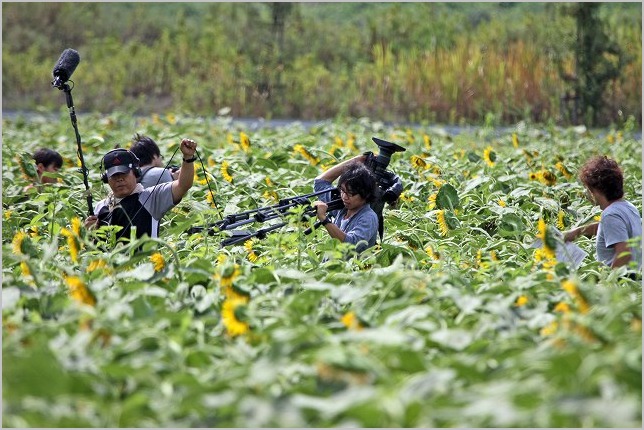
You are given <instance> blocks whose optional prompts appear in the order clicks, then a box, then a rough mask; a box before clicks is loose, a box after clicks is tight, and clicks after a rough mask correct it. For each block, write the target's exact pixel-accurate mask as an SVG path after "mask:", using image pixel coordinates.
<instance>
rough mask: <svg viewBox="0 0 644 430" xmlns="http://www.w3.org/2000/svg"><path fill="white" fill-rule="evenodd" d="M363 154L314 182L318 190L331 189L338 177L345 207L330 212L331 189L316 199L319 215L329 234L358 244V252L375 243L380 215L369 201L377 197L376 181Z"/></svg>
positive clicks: (322, 175) (319, 176)
mask: <svg viewBox="0 0 644 430" xmlns="http://www.w3.org/2000/svg"><path fill="white" fill-rule="evenodd" d="M365 158H366V157H365V156H364V155H360V156H357V157H354V158H352V159H349V160H346V161H344V162H342V163H340V164H337V165H335V166H333V167H331V168H330V169H328V170H327V171H325V172H323V173H321V174H320V175H318V176H317V177H316V178H315V180H314V183H313V188H314V190H315V192H320V191H324V190H327V189H328V190H331V189H332V188H334V187H333V185H332V183H333V181H335V180H336V179H338V178H339V179H338V189H339V190H340V198H341V199H342V203H343V204H344V208H342V209H339V210H335V211H332V212H331V213H327V210H328V205H327V203H328V202H329V201H330V199H331V192H330V191H329V193H325V194H322V195H321V196H320V200H318V201H315V202H313V206H315V207H316V212H317V218H318V220H319V221H320V224H321V225H322V226H324V228H325V229H326V231H327V232H328V233H329V235H330V236H331V237H333V238H335V239H338V240H339V241H340V242H346V243H351V244H354V245H355V247H356V248H355V249H356V251H357V252H358V253H360V252H362V251H364V250H365V249H368V248H370V247H372V246H374V245H375V244H376V238H377V236H378V216H377V215H376V213H375V212H374V211H373V209H372V208H371V206H370V203H371V202H373V201H374V199H375V198H376V196H377V186H378V185H377V181H376V177H375V176H374V174H373V173H372V172H371V170H369V169H368V168H367V167H366V166H365V165H364V161H365Z"/></svg>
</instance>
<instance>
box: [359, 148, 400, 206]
mask: <svg viewBox="0 0 644 430" xmlns="http://www.w3.org/2000/svg"><path fill="white" fill-rule="evenodd" d="M371 139H372V140H373V141H374V142H375V143H376V145H378V148H379V149H380V152H379V153H378V155H377V156H376V155H373V153H372V152H366V153H365V155H366V156H367V159H366V160H365V162H364V164H365V166H367V168H369V169H370V170H371V171H372V172H373V173H374V175H375V176H376V179H377V181H378V186H379V187H380V189H381V190H382V196H381V200H382V201H384V202H387V203H393V202H394V201H396V200H397V199H398V197H399V196H400V194H401V193H402V189H403V187H402V182H401V181H400V178H399V177H398V176H397V175H396V174H394V173H392V172H390V171H388V170H387V166H389V162H390V161H391V154H394V153H396V152H404V151H405V150H406V149H405V148H403V147H402V146H400V145H396V144H395V143H392V142H388V141H386V140H382V139H378V138H377V137H372V138H371Z"/></svg>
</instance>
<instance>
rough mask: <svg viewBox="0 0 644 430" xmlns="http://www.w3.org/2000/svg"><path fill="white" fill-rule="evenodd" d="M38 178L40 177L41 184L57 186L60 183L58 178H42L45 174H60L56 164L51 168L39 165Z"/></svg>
mask: <svg viewBox="0 0 644 430" xmlns="http://www.w3.org/2000/svg"><path fill="white" fill-rule="evenodd" d="M36 170H37V171H38V177H40V182H41V183H43V184H55V183H57V182H58V178H50V177H48V176H42V174H43V172H49V173H56V172H58V167H56V165H55V164H54V163H52V164H50V165H49V166H45V165H44V164H42V163H38V166H37V169H36Z"/></svg>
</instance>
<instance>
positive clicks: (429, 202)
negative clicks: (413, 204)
mask: <svg viewBox="0 0 644 430" xmlns="http://www.w3.org/2000/svg"><path fill="white" fill-rule="evenodd" d="M437 195H438V193H434V194H431V195H430V196H429V197H428V198H427V210H428V211H431V210H432V209H434V208H435V207H436V196H437Z"/></svg>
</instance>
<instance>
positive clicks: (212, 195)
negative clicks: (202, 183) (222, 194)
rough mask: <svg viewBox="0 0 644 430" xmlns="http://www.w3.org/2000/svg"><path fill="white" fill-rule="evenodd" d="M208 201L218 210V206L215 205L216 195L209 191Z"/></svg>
mask: <svg viewBox="0 0 644 430" xmlns="http://www.w3.org/2000/svg"><path fill="white" fill-rule="evenodd" d="M206 201H207V202H208V203H209V204H210V206H212V207H213V208H216V207H217V205H216V204H215V195H214V194H213V192H212V191H208V194H206Z"/></svg>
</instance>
